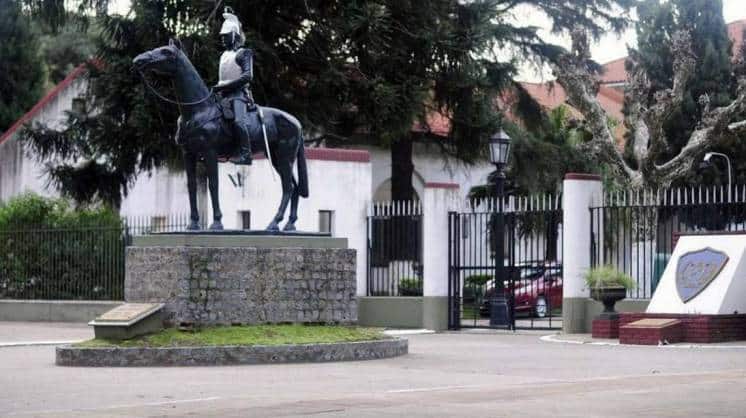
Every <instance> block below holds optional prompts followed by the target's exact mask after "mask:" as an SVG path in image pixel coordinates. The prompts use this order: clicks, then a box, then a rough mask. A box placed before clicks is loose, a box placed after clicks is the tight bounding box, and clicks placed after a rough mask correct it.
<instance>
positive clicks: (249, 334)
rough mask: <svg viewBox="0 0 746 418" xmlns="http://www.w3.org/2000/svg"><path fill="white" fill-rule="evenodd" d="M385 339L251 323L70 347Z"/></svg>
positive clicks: (371, 331) (352, 330) (374, 331)
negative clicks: (248, 324)
mask: <svg viewBox="0 0 746 418" xmlns="http://www.w3.org/2000/svg"><path fill="white" fill-rule="evenodd" d="M384 338H387V337H386V336H385V335H384V334H383V332H382V330H381V329H379V328H361V327H352V326H322V325H296V324H294V325H254V326H231V327H229V326H224V327H207V328H202V329H200V330H196V331H193V332H189V331H186V332H185V331H179V330H178V329H176V328H168V329H165V330H163V331H161V332H159V333H157V334H151V335H144V336H140V337H136V338H133V339H131V340H123V341H110V340H104V339H97V338H94V339H92V340H88V341H83V342H81V343H77V344H74V347H81V348H96V347H194V346H215V345H285V344H316V343H339V342H355V341H370V340H380V339H384Z"/></svg>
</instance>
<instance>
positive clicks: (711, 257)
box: [676, 247, 728, 303]
mask: <svg viewBox="0 0 746 418" xmlns="http://www.w3.org/2000/svg"><path fill="white" fill-rule="evenodd" d="M727 263H728V256H727V255H726V254H725V253H723V252H721V251H717V250H713V249H712V248H709V247H708V248H705V249H703V250H698V251H691V252H688V253H686V254H684V255H682V256H681V258H679V263H678V264H677V265H676V290H678V292H679V297H680V298H681V300H682V301H683V302H684V303H686V302H689V301H690V300H692V299H694V297H695V296H697V295H698V294H700V293H701V292H702V291H703V290H705V288H706V287H707V286H708V285H709V284H710V283H711V282H712V281H713V280H715V278H716V277H717V276H718V274H720V272H721V271H722V270H723V267H725V265H726V264H727Z"/></svg>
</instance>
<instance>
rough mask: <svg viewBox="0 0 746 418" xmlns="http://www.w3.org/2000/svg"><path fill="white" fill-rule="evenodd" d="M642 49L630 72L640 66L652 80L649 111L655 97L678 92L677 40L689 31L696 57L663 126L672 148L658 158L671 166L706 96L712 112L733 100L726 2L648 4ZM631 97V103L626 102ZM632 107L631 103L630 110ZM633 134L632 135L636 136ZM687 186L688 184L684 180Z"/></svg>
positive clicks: (634, 53)
mask: <svg viewBox="0 0 746 418" xmlns="http://www.w3.org/2000/svg"><path fill="white" fill-rule="evenodd" d="M638 14H639V17H640V21H639V23H638V25H637V37H638V47H637V49H632V50H631V51H630V58H631V59H630V60H629V62H628V63H627V65H628V68H629V67H630V66H633V65H636V66H638V67H639V68H640V69H643V70H644V71H645V73H646V74H647V78H648V82H649V83H650V89H649V90H648V97H647V98H646V99H647V103H646V105H651V104H652V103H653V101H654V100H655V98H654V95H655V92H657V91H661V90H664V89H667V88H671V87H672V86H673V80H674V73H673V71H674V70H673V68H674V67H673V64H674V57H673V56H672V55H671V47H672V40H673V37H674V34H675V33H677V32H679V31H687V32H688V33H689V34H690V36H691V38H692V40H693V42H692V52H693V53H694V56H695V57H696V58H695V59H696V61H695V66H696V68H697V71H696V72H694V73H693V74H692V75H691V77H690V78H689V80H688V82H687V83H686V86H685V89H684V92H683V97H682V101H681V103H680V104H679V105H678V106H676V108H674V109H672V111H671V114H670V115H669V116H668V117H667V120H666V121H665V123H664V126H663V128H664V132H665V135H666V137H667V138H668V143H669V145H670V147H668V148H667V149H665V150H662V151H663V152H661V153H660V155H657V156H656V158H658V159H659V161H666V160H667V159H670V158H672V157H674V156H675V155H676V154H678V152H679V151H680V150H681V148H682V147H683V146H684V145H685V144H686V142H687V140H688V138H689V137H690V136H691V134H692V132H693V131H694V129H695V128H696V126H697V124H698V123H699V120H700V119H701V118H702V111H703V110H704V107H705V103H700V102H699V99H700V97H702V96H703V95H707V97H708V99H707V103H709V104H708V105H709V106H722V105H724V104H726V103H728V102H729V101H730V100H732V99H733V87H734V80H733V74H732V72H733V68H732V64H731V63H732V51H731V49H732V42H731V40H730V38H729V37H728V29H727V26H726V24H725V21H724V19H723V5H722V1H721V0H672V1H670V2H665V3H661V2H660V1H658V0H646V1H645V2H644V3H642V4H641V5H640V6H638ZM629 100H631V97H629V96H628V97H627V102H629ZM627 106H629V103H628V105H627ZM633 131H634V128H633V129H631V135H634V132H633ZM682 180H684V179H682Z"/></svg>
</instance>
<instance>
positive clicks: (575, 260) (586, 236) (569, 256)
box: [562, 173, 603, 333]
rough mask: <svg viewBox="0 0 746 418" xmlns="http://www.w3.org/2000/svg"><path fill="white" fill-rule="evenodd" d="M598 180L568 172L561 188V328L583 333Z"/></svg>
mask: <svg viewBox="0 0 746 418" xmlns="http://www.w3.org/2000/svg"><path fill="white" fill-rule="evenodd" d="M602 194H603V187H602V184H601V177H600V176H598V175H595V174H576V173H568V174H566V175H565V181H564V182H563V185H562V216H563V220H562V224H563V231H562V237H563V239H562V240H563V243H562V247H563V250H562V254H563V261H562V263H563V266H562V271H563V274H562V329H563V331H564V332H566V333H582V332H586V331H587V330H586V329H585V311H586V306H585V305H586V304H587V302H588V296H589V292H588V289H587V288H586V286H585V281H584V279H583V276H584V275H585V273H586V272H587V271H588V269H589V268H590V266H591V212H590V210H589V208H590V207H592V206H598V205H600V204H601V200H602Z"/></svg>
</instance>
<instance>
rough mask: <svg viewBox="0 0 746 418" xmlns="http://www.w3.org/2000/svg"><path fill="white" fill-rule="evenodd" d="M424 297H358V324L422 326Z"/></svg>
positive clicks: (398, 326) (394, 326)
mask: <svg viewBox="0 0 746 418" xmlns="http://www.w3.org/2000/svg"><path fill="white" fill-rule="evenodd" d="M422 299H423V298H422V297H421V296H419V297H416V296H398V297H388V296H367V297H366V296H362V297H358V319H357V320H358V324H359V325H363V326H369V327H391V328H422V327H423V326H422V309H423V308H422V306H423V301H422Z"/></svg>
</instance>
